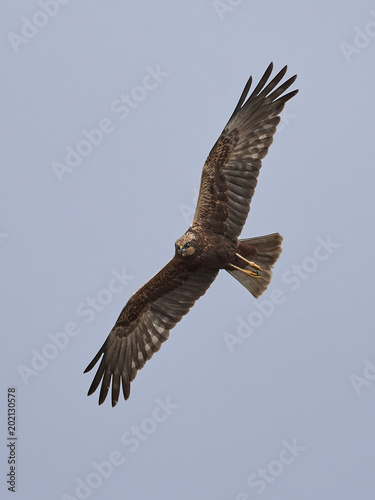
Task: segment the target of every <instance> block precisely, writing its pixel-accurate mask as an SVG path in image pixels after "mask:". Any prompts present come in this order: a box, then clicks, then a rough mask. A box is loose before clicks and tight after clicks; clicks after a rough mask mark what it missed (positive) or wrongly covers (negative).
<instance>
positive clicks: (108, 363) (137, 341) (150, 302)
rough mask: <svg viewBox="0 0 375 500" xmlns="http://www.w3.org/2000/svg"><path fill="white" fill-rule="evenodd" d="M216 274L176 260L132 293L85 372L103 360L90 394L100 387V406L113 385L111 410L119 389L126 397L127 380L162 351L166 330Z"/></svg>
mask: <svg viewBox="0 0 375 500" xmlns="http://www.w3.org/2000/svg"><path fill="white" fill-rule="evenodd" d="M217 273H218V271H216V270H213V269H202V268H196V269H192V268H189V267H188V266H187V265H186V264H185V263H183V262H182V261H181V260H180V259H177V258H176V257H174V258H173V259H172V260H170V261H169V262H168V264H167V265H166V266H164V267H163V269H161V271H159V272H158V273H157V274H156V275H155V276H154V277H153V278H151V280H150V281H148V282H147V283H146V284H145V285H144V286H143V287H142V288H140V289H139V290H138V291H137V292H136V293H134V294H133V295H132V296H131V297H130V299H129V301H128V303H127V304H126V306H125V307H124V309H123V310H122V312H121V314H120V316H119V318H118V320H117V321H116V324H115V326H114V327H113V329H112V331H111V332H110V334H109V335H108V337H107V340H106V341H105V342H104V344H103V345H102V347H101V348H100V350H99V352H98V353H97V355H96V356H95V358H94V359H93V360H92V361H91V363H90V364H89V365H88V367H87V368H86V370H85V373H86V372H88V371H89V370H91V369H92V368H93V367H94V366H95V365H96V363H97V362H98V361H99V359H100V358H101V357H102V356H103V358H102V360H101V362H100V365H99V368H98V370H97V372H96V375H95V377H94V380H93V382H92V384H91V387H90V389H89V392H88V395H90V394H92V393H93V392H94V391H95V390H96V389H97V388H98V386H99V385H100V383H101V389H100V394H99V404H102V403H103V401H104V400H105V398H106V397H107V393H108V390H109V388H110V386H111V384H112V406H115V405H116V403H117V401H118V398H119V393H120V387H121V385H122V390H123V394H124V398H125V399H128V397H129V394H130V382H131V381H132V380H134V378H135V376H136V374H137V371H138V370H140V369H141V368H142V367H143V366H144V364H145V363H146V361H147V360H148V359H150V358H151V356H152V355H153V354H154V352H156V351H158V350H159V349H160V347H161V344H162V342H164V341H165V340H167V338H168V337H169V331H170V330H171V329H172V328H173V327H174V326H175V325H176V323H178V322H179V321H180V319H181V318H182V317H183V316H184V315H185V314H186V313H187V312H188V311H189V309H190V308H191V307H192V306H193V304H194V302H195V301H196V300H197V299H199V297H201V296H202V295H203V294H204V293H205V292H206V290H207V289H208V288H209V286H210V285H211V283H212V282H213V281H214V279H215V278H216V276H217Z"/></svg>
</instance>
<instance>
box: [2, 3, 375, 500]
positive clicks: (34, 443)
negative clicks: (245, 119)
mask: <svg viewBox="0 0 375 500" xmlns="http://www.w3.org/2000/svg"><path fill="white" fill-rule="evenodd" d="M46 3H48V2H47V1H46V2H43V0H41V1H40V2H39V3H38V2H34V1H18V2H6V3H4V2H3V5H2V15H1V20H0V26H1V42H0V51H1V56H2V61H3V63H2V67H3V72H2V78H1V80H0V89H1V96H2V104H3V105H2V110H3V111H2V120H1V127H2V131H1V137H2V140H3V144H2V148H1V165H2V166H1V183H0V191H1V195H0V214H1V217H0V273H1V285H2V286H1V290H2V292H1V304H2V342H3V348H2V350H1V366H2V369H3V374H2V377H1V378H2V391H1V393H2V408H3V410H2V415H3V422H2V424H1V428H2V429H3V430H2V436H3V438H2V443H3V445H2V448H3V449H2V453H1V457H2V459H1V474H2V476H1V477H2V484H1V492H2V493H1V497H2V498H14V497H15V496H16V498H20V499H22V500H23V499H25V500H34V499H39V500H47V499H48V500H50V499H53V498H56V499H65V500H66V499H67V498H77V499H78V498H84V495H85V494H86V495H87V496H86V497H85V498H92V499H101V498H111V499H112V500H119V499H124V498H126V499H129V500H149V499H155V498H163V499H165V500H169V499H175V498H178V499H181V500H185V499H186V500H188V499H189V500H190V499H192V498H194V499H195V500H201V499H202V500H203V499H207V498H215V499H217V500H249V499H251V500H254V499H256V498H258V497H261V498H262V499H264V500H276V499H278V500H279V499H287V498H300V499H303V500H316V499H317V498H319V499H320V500H331V499H333V498H335V499H338V498H340V500H352V499H353V498H358V499H361V500H370V499H373V498H374V494H375V486H374V461H375V452H374V449H375V448H374V438H375V421H374V399H375V342H374V308H373V298H374V285H375V278H374V274H373V273H372V271H371V270H372V260H371V259H372V253H373V248H374V244H375V238H374V234H373V225H374V224H373V214H374V202H373V198H374V196H373V186H374V180H375V176H374V173H373V143H374V98H373V94H374V88H375V71H374V55H375V9H374V6H373V3H372V2H370V1H362V2H359V3H358V2H357V3H355V2H349V1H338V0H337V1H331V2H323V1H322V0H319V1H316V2H305V3H303V4H302V3H301V2H297V1H296V0H293V1H290V2H277V1H274V0H272V1H268V2H260V1H255V0H254V1H245V0H244V1H243V2H241V1H238V0H237V1H234V0H223V1H222V2H213V1H206V2H202V1H198V0H195V1H194V0H192V1H190V2H173V1H164V2H152V1H150V0H149V1H140V2H121V1H111V2H106V3H105V2H97V1H93V2H89V1H88V0H82V1H80V2H72V1H71V2H66V3H65V4H58V7H56V5H57V4H55V3H54V2H49V3H48V5H49V13H48V12H47V11H48V8H47V7H45V9H44V10H43V8H42V7H41V5H45V4H46ZM53 5H55V7H53ZM225 6H226V7H225ZM53 9H55V10H53ZM41 12H42V13H43V12H44V14H40V13H41ZM46 12H47V13H46ZM38 13H39V14H38ZM24 18H25V19H24ZM33 20H34V21H33ZM29 22H30V23H34V26H35V24H39V25H40V26H39V27H37V28H35V27H34V30H33V28H32V27H30V26H29V25H28V23H29ZM26 25H28V27H25V26H26ZM25 30H26V31H25ZM12 33H13V34H12ZM25 34H26V35H27V36H29V38H27V37H25ZM20 37H23V40H24V41H22V39H21V38H20ZM270 61H273V62H274V64H275V70H279V69H281V67H282V66H283V65H285V64H288V67H289V69H288V75H289V76H291V75H293V74H295V73H297V74H298V79H297V82H296V84H295V86H294V88H299V89H300V92H299V94H298V95H297V96H296V97H295V98H294V99H292V101H290V102H289V103H288V104H287V107H286V109H285V111H284V112H283V120H282V123H281V125H280V126H279V129H278V131H277V133H276V136H275V140H274V143H273V145H272V146H271V148H270V152H269V154H268V156H267V157H266V158H265V160H264V162H263V167H262V171H261V174H260V177H259V183H258V186H257V189H256V192H255V197H254V199H253V202H252V206H251V212H250V215H249V218H248V221H247V223H246V226H245V228H244V230H243V233H242V235H243V237H251V236H257V235H262V234H267V233H272V232H275V231H278V232H280V233H281V234H282V235H283V236H284V243H283V253H282V255H281V258H280V259H279V261H278V262H277V264H276V267H275V270H274V276H273V279H272V282H271V285H270V287H269V289H268V290H267V292H266V293H265V294H264V295H263V296H262V297H261V298H260V299H258V301H256V300H255V299H254V298H253V297H252V296H251V295H250V294H248V293H247V292H246V290H245V289H244V288H242V287H241V286H240V285H239V283H238V282H237V281H236V280H234V279H233V278H232V277H231V276H229V275H228V274H226V273H224V272H222V273H220V275H219V277H218V278H217V280H216V281H215V283H214V284H213V285H212V287H211V288H210V290H209V291H208V292H207V294H206V295H205V296H204V297H203V298H202V299H200V300H199V301H198V302H197V303H196V305H195V306H194V308H193V309H192V310H191V312H190V313H189V314H188V315H187V316H186V317H185V318H184V319H183V320H182V321H181V323H179V324H178V325H177V326H176V328H175V329H174V330H173V331H172V332H171V336H170V339H169V340H168V342H166V343H165V344H164V345H163V347H162V349H161V351H160V352H159V353H157V354H156V355H155V356H154V357H153V359H152V360H151V361H150V362H149V363H147V365H146V366H145V367H144V369H143V370H142V371H141V372H139V374H138V376H137V378H136V380H135V381H134V383H133V384H132V391H131V397H130V399H129V400H128V401H127V402H125V401H123V400H120V402H119V404H118V405H117V407H116V408H114V409H112V408H111V406H110V403H109V401H106V403H105V404H104V405H102V406H101V407H98V405H97V397H98V395H97V393H95V395H94V396H91V397H90V398H88V397H87V396H86V392H87V389H88V387H89V385H90V383H91V380H92V376H93V372H90V374H88V375H83V374H82V371H83V369H84V368H85V366H86V365H87V363H88V362H89V361H90V360H91V359H92V357H93V355H94V354H95V353H96V352H97V350H98V349H99V347H100V346H101V344H102V343H103V341H104V340H105V338H106V336H107V334H108V333H109V331H110V329H111V327H112V326H113V323H114V322H115V320H116V319H117V317H118V314H119V313H120V311H121V309H122V307H123V306H124V304H125V303H126V301H127V300H128V298H129V296H130V295H131V294H132V293H133V292H134V291H135V290H136V289H137V288H139V287H140V286H142V285H143V284H144V283H145V282H146V281H147V280H148V279H149V278H150V277H151V276H152V275H153V274H155V273H156V272H157V271H158V270H159V269H160V268H161V267H162V266H163V265H164V264H165V263H166V262H167V261H168V260H169V258H170V257H171V256H172V254H173V251H174V241H175V240H176V239H177V238H178V237H179V236H180V235H181V234H182V233H183V232H184V231H185V230H186V228H187V226H188V225H189V222H190V220H191V217H192V211H193V208H194V206H195V200H196V192H197V189H198V187H199V181H200V175H201V169H202V166H203V163H204V160H205V158H206V156H207V154H208V153H209V150H210V149H211V147H212V146H213V144H214V142H215V141H216V139H217V137H218V136H219V134H220V132H221V130H222V129H223V127H224V125H225V124H226V122H227V120H228V118H229V116H230V115H231V113H232V111H233V109H234V106H235V105H236V103H237V100H238V98H239V96H240V94H241V92H242V89H243V86H244V85H245V82H246V80H247V78H248V77H249V75H250V74H252V75H253V78H254V80H255V81H257V80H258V79H259V78H260V77H261V75H262V74H263V72H264V70H265V69H266V67H267V65H268V64H269V62H270ZM155 72H156V73H157V75H159V76H157V77H156V79H155V76H154V77H153V78H154V79H153V80H152V77H150V78H149V79H146V81H147V82H148V84H150V82H151V83H152V84H153V86H154V88H152V89H146V90H142V89H140V87H141V86H142V85H144V83H143V82H144V81H145V80H144V79H145V76H146V75H147V74H151V75H152V74H155ZM158 80H159V81H158ZM154 84H156V85H154ZM122 94H124V95H128V94H130V95H131V96H133V98H132V102H133V103H135V105H134V108H133V109H130V108H128V112H126V111H125V108H122V111H120V108H119V100H121V95H122ZM134 96H135V98H136V99H138V102H137V101H136V100H134ZM125 115H126V116H125ZM121 117H122V118H123V119H121ZM103 120H104V121H105V120H106V121H105V122H104V123H105V124H106V125H103ZM100 123H101V124H102V126H103V127H104V128H105V127H107V128H106V130H107V132H108V133H104V134H103V138H102V140H101V142H100V144H98V145H97V146H93V147H92V148H91V149H92V151H91V152H90V154H87V156H86V157H83V158H82V160H81V162H80V164H79V165H78V166H76V167H74V168H72V169H71V170H72V171H71V172H65V173H63V174H62V175H60V178H59V177H58V175H57V174H56V172H55V171H54V168H53V166H52V165H53V164H55V163H54V162H59V163H61V164H66V155H67V149H66V148H67V147H72V148H73V149H75V150H76V149H77V144H78V143H79V142H80V141H82V140H83V139H85V135H84V133H83V132H82V131H83V130H87V131H91V130H92V129H97V128H98V127H99V124H100ZM98 142H99V141H98ZM298 266H300V267H298ZM118 275H122V281H121V280H119V279H118V278H116V276H118ZM110 290H112V292H111V291H110ZM95 297H99V298H97V300H99V301H102V302H105V304H103V305H102V306H101V309H102V310H101V311H94V309H93V308H92V307H91V306H89V305H88V301H90V298H95ZM275 297H278V302H277V301H276V299H275ZM272 301H274V302H272ZM276 302H277V303H276ZM267 307H268V309H267ZM88 309H90V310H91V313H90V312H88ZM68 323H74V324H76V327H74V326H73V327H72V325H70V327H72V328H73V330H74V328H75V333H77V334H76V335H75V336H73V335H71V336H70V337H67V335H65V336H64V335H61V336H60V337H59V338H60V341H61V342H63V341H62V340H61V339H63V338H65V341H66V342H65V344H66V345H65V347H64V348H58V347H55V348H53V347H48V344H52V345H53V341H52V340H51V337H54V336H55V341H56V338H57V337H56V334H57V332H61V331H63V330H64V329H65V328H66V325H67V324H68ZM68 328H69V325H68ZM78 332H79V333H78ZM228 334H230V335H232V337H231V338H232V340H233V339H237V341H238V342H237V343H236V344H235V345H233V347H232V349H230V348H229V347H228V345H227V342H226V340H225V339H228V337H229V336H228ZM241 335H242V337H241ZM56 342H57V341H56ZM46 346H47V347H46ZM43 350H44V353H46V352H47V355H48V354H50V356H51V357H53V359H49V360H47V361H45V362H44V365H45V366H42V365H39V370H38V369H37V370H36V369H35V366H34V368H33V366H32V361H33V357H35V352H36V351H37V352H38V353H42V354H43ZM34 363H35V360H34ZM39 363H41V361H39ZM25 370H34V371H33V372H32V371H30V372H29V373H28V375H27V376H26V375H25ZM22 371H23V373H24V375H23V376H21V375H20V372H22ZM14 385H15V386H17V412H18V417H17V418H18V420H17V433H18V436H19V438H18V443H17V493H16V495H13V496H11V495H12V494H11V493H8V492H7V485H6V479H5V477H6V473H7V472H8V465H7V463H6V460H7V449H6V438H7V433H6V392H7V388H8V387H9V386H14ZM168 401H169V403H170V406H169V409H168V408H167V409H165V408H164V407H163V405H164V406H165V405H166V404H167V406H168ZM160 402H161V403H160ZM163 408H164V409H163ZM132 426H134V427H132ZM136 427H139V428H140V431H139V432H141V435H142V438H137V437H134V436H131V434H132V433H134V432H137V431H135V430H134V429H135V428H136ZM126 433H128V434H126ZM130 437H132V439H133V440H130ZM285 443H287V444H285ZM293 443H294V444H295V443H297V451H294V455H293V453H292V452H290V451H288V446H289V447H292V446H293ZM116 451H117V452H118V453H117V455H116V453H114V452H116ZM113 453H114V454H113ZM109 457H112V459H113V460H114V461H116V460H117V462H116V463H119V464H118V465H113V466H111V467H112V468H113V470H111V468H110V467H109V468H107V473H105V472H103V470H104V469H101V470H102V473H101V474H100V472H98V471H97V469H96V468H95V465H93V464H94V463H97V464H100V463H102V462H105V461H109V460H110V458H109ZM113 457H117V458H116V459H115V458H113ZM285 457H287V459H285ZM282 459H285V463H283V461H282ZM286 461H288V462H289V463H286ZM120 462H121V463H120ZM99 468H100V467H99ZM262 468H263V469H265V470H266V471H267V472H266V474H267V477H268V479H264V478H263V479H262V478H261V477H260V476H261V475H262V474H263V473H262V472H261V469H262ZM108 471H109V472H108ZM95 474H96V475H95ZM103 475H107V476H108V477H103ZM95 481H97V482H96V483H95ZM257 481H258V482H257ZM83 483H85V484H86V485H87V484H89V485H90V484H91V487H90V486H87V487H86V489H85V487H83V486H82V484H83ZM79 485H81V486H80V488H81V489H78V491H77V487H78V486H79ZM261 485H262V486H261ZM69 496H70V497H69Z"/></svg>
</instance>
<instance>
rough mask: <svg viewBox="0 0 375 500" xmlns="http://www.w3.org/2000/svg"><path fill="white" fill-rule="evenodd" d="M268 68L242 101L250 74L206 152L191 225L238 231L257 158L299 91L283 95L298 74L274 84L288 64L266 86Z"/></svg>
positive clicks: (258, 164) (245, 212) (227, 233)
mask: <svg viewBox="0 0 375 500" xmlns="http://www.w3.org/2000/svg"><path fill="white" fill-rule="evenodd" d="M272 69H273V65H272V63H271V64H270V65H269V66H268V68H267V70H266V71H265V73H264V75H263V76H262V78H261V79H260V81H259V83H258V85H257V86H256V87H255V89H254V90H253V92H252V93H251V95H250V97H248V99H247V100H246V97H247V95H248V93H249V91H250V87H251V83H252V79H251V77H250V79H249V80H248V82H247V83H246V86H245V88H244V90H243V92H242V94H241V97H240V99H239V101H238V104H237V106H236V108H235V110H234V112H233V114H232V116H231V118H230V119H229V121H228V123H227V125H226V126H225V128H224V130H223V132H222V134H221V135H220V137H219V139H218V140H217V142H216V144H215V145H214V147H213V148H212V150H211V152H210V154H209V155H208V158H207V160H206V162H205V164H204V166H203V172H202V178H201V186H200V191H199V196H198V202H197V207H196V210H195V214H194V219H193V223H192V227H199V226H200V227H202V228H205V229H211V230H213V231H214V232H217V233H220V234H224V235H225V236H227V237H228V238H230V239H232V240H236V238H237V237H238V236H239V235H240V233H241V231H242V228H243V226H244V224H245V221H246V218H247V215H248V213H249V210H250V202H251V198H252V196H253V194H254V190H255V186H256V184H257V178H258V174H259V170H260V168H261V165H262V163H261V160H262V159H263V158H264V157H265V156H266V154H267V152H268V148H269V146H270V145H271V144H272V141H273V135H274V133H275V131H276V127H277V125H278V123H279V121H280V117H279V115H280V113H281V111H282V110H283V108H284V105H285V103H286V102H287V101H288V100H289V99H291V98H292V97H293V96H294V95H295V94H296V93H297V92H298V90H294V91H292V92H289V93H288V94H284V92H285V91H286V90H287V89H288V88H289V87H290V86H291V85H292V83H293V82H294V81H295V79H296V76H293V77H291V78H289V79H288V80H286V81H285V82H284V83H283V84H281V85H280V86H279V87H277V85H278V84H279V83H280V81H281V80H282V79H283V77H284V76H285V73H286V70H287V66H285V67H284V68H283V69H282V70H281V71H280V72H279V73H278V74H277V75H276V76H275V77H274V78H273V79H272V80H271V81H270V82H269V83H268V85H266V84H267V81H268V79H269V77H270V75H271V73H272ZM282 94H284V95H282ZM280 96H281V97H280Z"/></svg>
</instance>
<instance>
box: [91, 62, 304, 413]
mask: <svg viewBox="0 0 375 500" xmlns="http://www.w3.org/2000/svg"><path fill="white" fill-rule="evenodd" d="M272 68H273V65H272V63H271V64H270V65H269V66H268V68H267V70H266V72H265V73H264V75H263V76H262V78H261V80H260V82H259V83H258V85H257V86H256V88H255V89H254V90H253V92H252V94H251V95H250V97H248V98H247V95H248V93H249V90H250V86H251V82H252V79H251V77H250V79H249V80H248V82H247V84H246V86H245V89H244V91H243V93H242V95H241V97H240V100H239V102H238V104H237V106H236V108H235V110H234V112H233V114H232V116H231V118H230V119H229V122H228V123H227V125H226V127H225V128H224V130H223V132H222V133H221V135H220V137H219V139H218V140H217V142H216V144H215V145H214V147H213V148H212V150H211V152H210V154H209V155H208V158H207V160H206V162H205V164H204V166H203V172H202V179H201V186H200V191H199V197H198V202H197V207H196V210H195V214H194V219H193V222H192V224H191V226H190V227H189V229H188V230H187V231H186V233H185V234H184V235H183V236H181V238H179V239H178V240H177V241H176V244H175V255H174V257H173V258H172V260H170V261H169V262H168V264H167V265H166V266H165V267H164V268H163V269H161V271H159V272H158V273H157V274H156V275H155V276H154V277H153V278H151V280H150V281H148V282H147V283H146V284H145V285H144V286H143V287H142V288H140V289H139V290H138V291H137V292H136V293H134V294H133V295H132V296H131V297H130V299H129V301H128V303H127V304H126V306H125V307H124V309H123V310H122V312H121V314H120V316H119V318H118V320H117V321H116V324H115V326H114V327H113V329H112V331H111V332H110V334H109V335H108V337H107V339H106V341H105V342H104V344H103V345H102V347H101V348H100V350H99V352H98V353H97V355H96V356H95V358H94V359H93V360H92V361H91V363H90V364H89V365H88V367H87V368H86V370H85V372H87V371H89V370H91V369H92V368H93V367H94V366H95V365H96V363H97V362H98V361H99V360H100V358H101V357H102V356H103V357H102V359H101V361H100V364H99V368H98V370H97V372H96V374H95V377H94V380H93V382H92V384H91V387H90V389H89V392H88V394H89V395H90V394H92V393H93V392H94V391H95V390H96V389H97V388H98V386H99V385H100V383H101V388H100V394H99V404H102V403H103V401H104V400H105V398H106V397H107V393H108V390H109V388H110V387H111V386H112V406H115V405H116V403H117V401H118V398H119V393H120V388H121V386H122V391H123V395H124V398H125V399H128V397H129V394H130V383H131V382H132V381H133V380H134V378H135V376H136V374H137V371H138V370H140V369H141V368H142V367H143V366H144V364H145V363H146V361H147V360H148V359H150V358H151V356H152V355H153V354H154V352H156V351H158V350H159V349H160V347H161V344H162V343H163V342H164V341H165V340H167V338H168V337H169V332H170V330H171V329H172V328H173V327H174V326H175V325H176V323H178V322H179V321H180V319H181V318H182V317H183V316H184V315H185V314H186V313H187V312H188V311H189V309H190V308H191V307H192V306H193V305H194V303H195V301H196V300H197V299H198V298H199V297H201V296H202V295H203V294H204V293H205V292H206V290H207V289H208V288H209V286H210V285H211V283H212V282H213V281H214V279H215V278H216V276H217V274H218V272H219V270H220V269H225V270H226V271H228V272H229V273H230V274H231V275H232V276H234V277H235V278H236V279H237V280H238V281H239V282H240V283H241V284H242V285H243V286H244V287H245V288H247V290H249V291H250V292H251V293H252V294H253V295H254V297H259V296H260V295H261V294H262V293H263V292H264V290H265V289H266V288H267V286H268V284H269V282H270V279H271V276H272V266H273V264H274V263H275V262H276V260H277V259H278V257H279V255H280V252H281V242H282V237H281V236H280V235H279V234H278V233H275V234H270V235H268V236H260V237H257V238H250V239H244V240H238V236H239V235H240V233H241V231H242V228H243V226H244V224H245V221H246V218H247V215H248V213H249V209H250V201H251V198H252V196H253V194H254V189H255V186H256V184H257V178H258V174H259V170H260V167H261V160H262V159H263V158H264V157H265V156H266V154H267V152H268V148H269V146H270V145H271V143H272V140H273V135H274V133H275V131H276V126H277V124H278V123H279V121H280V117H279V115H280V113H281V111H282V109H283V108H284V105H285V103H286V102H287V101H288V100H289V99H291V98H292V97H293V96H294V95H295V94H296V93H297V92H298V91H297V90H294V91H292V92H289V93H288V94H284V92H285V91H286V90H287V89H288V88H289V87H290V86H291V84H292V83H293V82H294V81H295V79H296V76H293V77H292V78H289V80H287V81H285V82H284V83H283V84H282V85H280V86H279V87H277V85H278V84H279V82H280V81H281V80H282V78H283V77H284V75H285V73H286V70H287V67H286V66H285V67H284V68H283V69H282V70H281V71H280V72H279V73H278V74H277V75H276V76H275V77H274V78H273V79H272V80H271V81H270V82H269V83H268V84H267V81H268V79H269V77H270V75H271V72H272ZM283 94H284V95H283ZM246 98H247V99H246Z"/></svg>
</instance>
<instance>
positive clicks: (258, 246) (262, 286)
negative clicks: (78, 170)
mask: <svg viewBox="0 0 375 500" xmlns="http://www.w3.org/2000/svg"><path fill="white" fill-rule="evenodd" d="M282 241H283V238H282V236H280V234H279V233H273V234H268V235H266V236H258V237H256V238H247V239H244V240H239V245H238V251H239V254H240V255H241V256H242V257H245V258H246V259H248V260H250V261H252V262H254V263H255V264H257V265H258V266H260V267H261V268H262V271H260V272H259V274H260V279H259V278H253V277H251V276H248V275H247V274H245V273H243V272H242V271H239V270H237V269H230V268H227V269H226V270H227V271H228V273H229V274H231V275H232V276H233V277H234V278H236V280H238V281H239V282H240V283H241V284H242V285H243V286H244V287H245V288H246V289H247V290H249V292H250V293H251V294H252V295H254V297H256V298H257V297H259V296H260V295H262V293H263V292H264V291H265V290H266V288H267V287H268V285H269V283H270V281H271V277H272V267H273V265H274V264H275V262H276V261H277V259H278V258H279V256H280V254H281V242H282ZM235 264H236V265H238V267H241V268H242V269H250V270H254V269H252V268H251V267H250V266H249V265H246V264H245V262H244V261H242V260H241V259H238V260H237V261H236V263H235ZM244 264H245V265H244Z"/></svg>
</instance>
